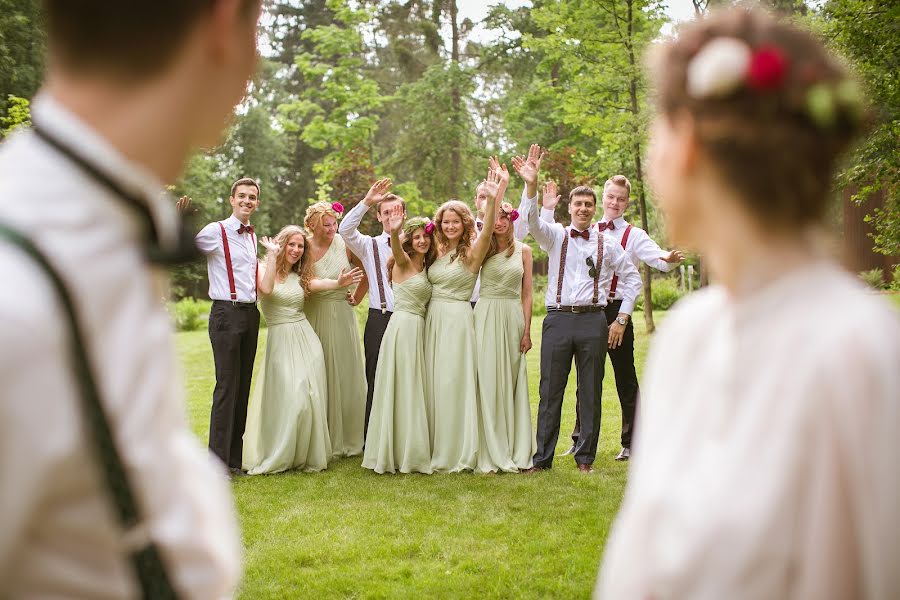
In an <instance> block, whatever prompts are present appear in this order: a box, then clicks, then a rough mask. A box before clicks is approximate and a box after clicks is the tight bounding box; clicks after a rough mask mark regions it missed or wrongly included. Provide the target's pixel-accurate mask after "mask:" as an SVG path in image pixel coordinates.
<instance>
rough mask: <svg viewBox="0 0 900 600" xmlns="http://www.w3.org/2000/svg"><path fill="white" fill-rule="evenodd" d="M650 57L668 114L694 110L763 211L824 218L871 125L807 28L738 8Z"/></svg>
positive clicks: (856, 91)
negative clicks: (848, 156) (837, 177)
mask: <svg viewBox="0 0 900 600" xmlns="http://www.w3.org/2000/svg"><path fill="white" fill-rule="evenodd" d="M657 50H658V51H657V52H656V53H654V54H653V55H652V56H651V68H652V70H653V76H654V80H655V83H656V87H657V101H658V106H659V110H660V112H661V113H662V114H663V115H665V116H666V117H669V118H671V117H676V116H677V115H679V114H681V113H683V112H687V113H688V114H689V115H690V116H691V118H692V119H693V121H694V123H695V134H696V136H697V140H698V143H699V144H700V146H701V148H703V149H704V154H705V155H706V157H707V158H708V159H709V160H710V161H711V162H712V164H713V165H714V166H715V168H716V169H717V170H718V171H719V173H720V175H721V176H722V177H723V179H724V180H726V181H727V182H728V183H729V184H731V185H732V186H734V187H735V189H736V190H737V191H738V192H739V194H740V195H741V197H742V198H743V199H744V201H745V202H746V207H747V208H748V209H749V210H750V212H751V213H752V214H754V215H755V216H756V217H757V218H758V219H760V220H764V221H765V222H766V223H769V224H774V225H777V226H780V227H790V226H804V225H808V224H814V223H818V222H820V221H821V220H822V218H823V216H824V213H825V211H826V209H827V206H828V195H829V194H828V193H829V189H830V186H831V182H832V177H833V175H834V171H835V168H836V162H837V159H838V158H839V157H840V155H841V154H842V153H843V152H844V151H845V150H846V149H847V148H848V146H849V145H850V144H851V142H852V141H853V140H854V138H855V137H856V136H857V135H858V134H859V133H860V132H861V131H862V129H863V127H864V124H865V122H866V120H867V119H866V116H867V114H866V113H867V110H866V107H865V103H864V100H863V95H862V92H861V90H860V87H859V85H858V84H857V82H856V81H855V80H854V79H853V78H851V76H850V75H849V74H848V72H847V70H846V68H845V67H844V65H843V64H841V63H840V62H839V61H838V60H837V59H836V58H835V57H833V56H831V55H830V54H829V53H828V52H827V51H826V50H825V48H824V46H823V44H822V43H821V42H820V41H819V40H817V39H816V38H815V37H813V35H812V34H811V33H809V32H807V31H804V30H801V29H799V28H797V27H796V26H793V25H790V24H788V23H786V22H782V21H779V20H778V19H777V17H775V16H773V15H771V14H769V13H767V12H765V11H763V10H761V9H746V8H734V9H728V10H722V11H718V12H715V11H714V12H713V13H712V14H710V15H709V16H707V17H706V18H702V19H698V20H697V21H695V22H693V23H690V24H688V25H686V26H684V28H683V29H682V30H681V31H680V32H679V35H678V37H677V38H676V39H674V40H672V41H670V42H667V43H665V44H663V45H662V46H661V47H660V48H658V49H657Z"/></svg>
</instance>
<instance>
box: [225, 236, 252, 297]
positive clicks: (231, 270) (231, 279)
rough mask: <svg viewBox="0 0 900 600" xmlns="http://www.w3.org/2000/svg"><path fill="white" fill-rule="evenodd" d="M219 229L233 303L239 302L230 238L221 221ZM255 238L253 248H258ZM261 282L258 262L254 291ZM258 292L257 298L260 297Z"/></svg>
mask: <svg viewBox="0 0 900 600" xmlns="http://www.w3.org/2000/svg"><path fill="white" fill-rule="evenodd" d="M219 229H221V230H222V247H223V248H224V249H225V269H226V270H227V271H228V289H229V291H230V292H231V301H232V302H237V288H235V287H234V268H233V267H232V266H231V248H229V246H228V236H227V235H226V234H225V225H223V224H222V222H221V221H219ZM250 235H251V236H253V247H254V248H256V235H254V234H252V233H251V234H250ZM258 281H259V261H257V262H256V272H255V274H254V276H253V289H254V291H256V290H257V286H258ZM258 295H259V294H258V292H257V296H258Z"/></svg>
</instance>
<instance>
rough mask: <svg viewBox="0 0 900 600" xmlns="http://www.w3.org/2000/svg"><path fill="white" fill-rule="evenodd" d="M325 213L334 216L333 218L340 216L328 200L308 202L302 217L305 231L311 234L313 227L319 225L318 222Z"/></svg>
mask: <svg viewBox="0 0 900 600" xmlns="http://www.w3.org/2000/svg"><path fill="white" fill-rule="evenodd" d="M325 215H329V216H331V217H334V218H335V220H337V219H339V218H340V215H339V214H338V212H337V211H336V210H334V208H332V207H331V204H330V203H328V202H324V201H323V202H316V203H315V204H310V205H309V208H307V209H306V216H305V217H303V226H304V227H305V228H306V231H307V232H308V233H309V234H312V231H313V229H315V228H316V227H318V226H319V223H321V222H322V217H323V216H325Z"/></svg>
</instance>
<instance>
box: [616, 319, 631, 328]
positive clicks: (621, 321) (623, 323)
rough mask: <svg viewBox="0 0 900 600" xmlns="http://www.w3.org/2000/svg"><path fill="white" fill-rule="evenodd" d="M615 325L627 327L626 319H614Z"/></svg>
mask: <svg viewBox="0 0 900 600" xmlns="http://www.w3.org/2000/svg"><path fill="white" fill-rule="evenodd" d="M616 323H618V324H619V325H621V326H622V327H625V326H626V325H628V319H626V318H625V317H616Z"/></svg>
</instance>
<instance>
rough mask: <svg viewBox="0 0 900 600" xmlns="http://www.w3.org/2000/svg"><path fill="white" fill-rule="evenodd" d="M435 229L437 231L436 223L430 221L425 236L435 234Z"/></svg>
mask: <svg viewBox="0 0 900 600" xmlns="http://www.w3.org/2000/svg"><path fill="white" fill-rule="evenodd" d="M434 229H435V227H434V223H432V222H431V221H429V222H428V225H426V226H425V234H426V235H432V234H434Z"/></svg>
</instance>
